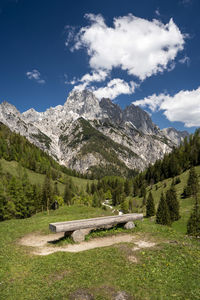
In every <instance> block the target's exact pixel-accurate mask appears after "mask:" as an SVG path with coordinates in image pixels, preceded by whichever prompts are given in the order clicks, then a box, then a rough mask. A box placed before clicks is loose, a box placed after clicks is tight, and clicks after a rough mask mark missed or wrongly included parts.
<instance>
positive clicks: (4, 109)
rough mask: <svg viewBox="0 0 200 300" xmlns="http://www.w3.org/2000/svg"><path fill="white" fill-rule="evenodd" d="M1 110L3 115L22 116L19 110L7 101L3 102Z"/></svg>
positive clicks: (0, 106)
mask: <svg viewBox="0 0 200 300" xmlns="http://www.w3.org/2000/svg"><path fill="white" fill-rule="evenodd" d="M0 110H1V111H2V112H3V113H5V114H6V113H7V114H9V113H14V114H17V115H18V114H19V115H20V112H19V111H18V110H17V108H16V107H15V106H14V105H13V104H11V103H9V102H7V101H3V102H2V103H1V104H0Z"/></svg>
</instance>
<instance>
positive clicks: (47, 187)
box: [42, 173, 53, 210]
mask: <svg viewBox="0 0 200 300" xmlns="http://www.w3.org/2000/svg"><path fill="white" fill-rule="evenodd" d="M42 202H43V206H44V208H45V209H46V210H49V209H50V207H51V205H52V203H53V191H52V185H51V178H50V175H49V174H48V173H47V174H46V177H45V180H44V183H43V188H42Z"/></svg>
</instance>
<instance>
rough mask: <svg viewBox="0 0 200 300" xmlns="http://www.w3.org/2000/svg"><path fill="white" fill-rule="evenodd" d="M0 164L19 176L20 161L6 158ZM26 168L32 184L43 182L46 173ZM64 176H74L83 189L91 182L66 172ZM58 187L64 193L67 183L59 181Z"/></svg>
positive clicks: (76, 183)
mask: <svg viewBox="0 0 200 300" xmlns="http://www.w3.org/2000/svg"><path fill="white" fill-rule="evenodd" d="M0 164H1V166H2V169H3V171H4V172H8V173H10V174H12V175H14V176H18V162H16V161H7V160H5V159H0ZM23 169H24V168H23ZM25 170H26V172H27V174H28V178H29V180H30V182H31V183H32V184H40V185H42V184H43V182H44V179H45V175H43V174H39V173H36V172H33V171H31V170H28V169H25ZM62 177H63V180H65V178H67V177H70V178H72V180H73V182H74V184H75V185H76V186H77V187H78V188H79V189H83V190H85V189H86V185H87V182H91V180H88V179H82V178H78V177H72V176H68V175H66V174H64V173H62ZM58 188H59V191H60V193H61V194H63V193H64V189H65V185H64V184H62V183H60V182H59V183H58Z"/></svg>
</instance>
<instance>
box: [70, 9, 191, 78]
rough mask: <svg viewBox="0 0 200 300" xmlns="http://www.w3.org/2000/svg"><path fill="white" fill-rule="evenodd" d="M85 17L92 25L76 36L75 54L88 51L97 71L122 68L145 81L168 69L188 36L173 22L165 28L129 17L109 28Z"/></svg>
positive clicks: (93, 17) (98, 18) (92, 17)
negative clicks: (81, 49)
mask: <svg viewBox="0 0 200 300" xmlns="http://www.w3.org/2000/svg"><path fill="white" fill-rule="evenodd" d="M86 17H87V18H88V19H89V21H90V22H91V24H90V25H89V26H86V27H82V28H81V30H80V31H79V33H78V34H77V35H76V36H75V38H74V39H75V44H74V47H73V50H78V49H80V48H86V49H87V54H88V55H89V57H90V59H89V64H90V67H91V68H92V69H93V70H95V71H99V70H107V71H111V70H112V69H113V68H115V67H120V68H121V69H122V70H126V71H127V72H128V74H130V75H134V76H137V77H138V78H139V79H140V80H144V79H145V78H147V77H150V76H152V75H153V74H157V73H158V72H163V71H164V70H166V69H168V66H169V63H172V62H173V61H174V59H175V57H176V55H177V53H178V52H179V51H181V50H182V49H183V45H184V38H185V35H184V34H182V33H181V32H180V30H179V28H178V27H177V26H176V24H175V23H174V21H173V20H172V19H171V20H170V21H169V23H167V24H166V25H165V24H163V23H162V22H160V21H158V20H155V19H154V20H152V21H149V20H146V19H142V18H138V17H135V16H133V15H132V14H129V15H127V16H124V17H118V18H115V19H114V22H113V27H108V26H107V25H106V24H105V21H104V18H103V17H102V16H101V15H93V14H88V15H86ZM67 45H68V42H67Z"/></svg>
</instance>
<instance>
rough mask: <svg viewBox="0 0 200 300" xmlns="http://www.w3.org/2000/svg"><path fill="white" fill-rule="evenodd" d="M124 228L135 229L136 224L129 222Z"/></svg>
mask: <svg viewBox="0 0 200 300" xmlns="http://www.w3.org/2000/svg"><path fill="white" fill-rule="evenodd" d="M124 228H125V229H133V228H135V224H134V223H133V222H127V223H126V224H125V225H124Z"/></svg>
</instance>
